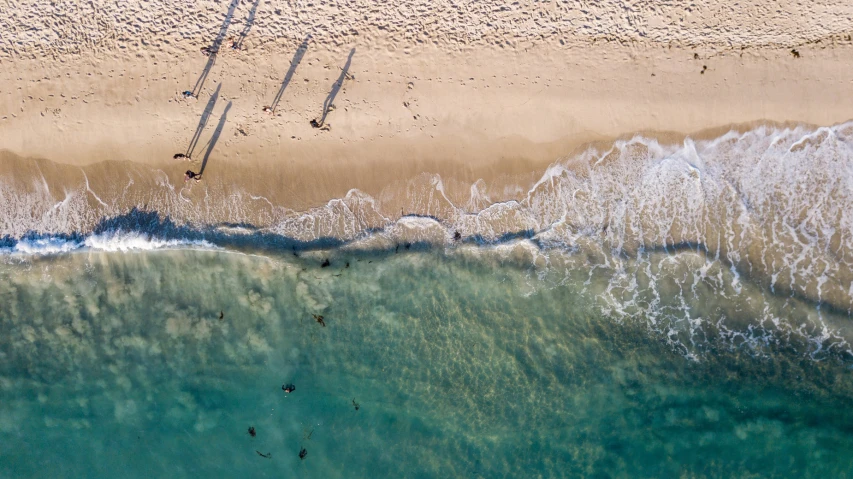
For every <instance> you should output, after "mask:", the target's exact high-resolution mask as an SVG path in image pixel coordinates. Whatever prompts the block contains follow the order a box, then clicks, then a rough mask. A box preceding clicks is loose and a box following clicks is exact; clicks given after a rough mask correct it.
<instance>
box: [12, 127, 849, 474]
mask: <svg viewBox="0 0 853 479" xmlns="http://www.w3.org/2000/svg"><path fill="white" fill-rule="evenodd" d="M4 158H5V157H4ZM4 161H5V160H4ZM8 162H9V163H8V164H7V163H4V164H3V165H0V166H3V168H2V171H0V478H7V477H8V478H20V477H46V478H48V477H49V478H56V477H87V478H88V477H91V478H100V477H110V478H127V477H145V478H148V477H168V478H184V477H186V478H196V477H317V478H335V477H341V478H357V477H371V478H372V477H394V478H396V477H425V478H426V477H430V478H431V477H440V478H444V477H465V478H469V477H471V478H477V477H481V478H493V477H512V478H516V477H525V478H526V477H543V478H545V477H583V478H587V477H602V478H604V477H608V478H609V477H626V478H629V477H630V478H635V477H650V478H651V477H654V478H669V477H677V478H712V477H719V478H733V477H734V478H764V477H778V478H789V477H814V478H821V479H825V478H838V477H842V478H843V477H851V476H853V413H851V410H853V346H851V344H853V330H851V319H853V123H846V124H841V125H835V126H832V127H825V128H812V127H807V126H796V127H791V128H787V127H781V126H779V127H773V126H766V125H765V126H758V127H756V128H754V129H752V130H748V131H744V132H729V133H727V134H725V135H722V136H721V137H719V138H716V139H711V140H705V141H694V140H691V139H689V138H688V139H686V140H685V141H684V142H683V144H680V145H661V144H659V143H658V142H657V141H655V140H651V139H647V138H643V137H640V136H638V137H635V138H632V139H630V140H624V141H621V140H620V141H617V142H615V143H613V145H612V146H611V147H609V148H608V149H607V150H604V151H598V150H594V149H590V150H588V151H585V152H582V153H581V154H579V155H576V156H574V157H571V158H567V159H565V160H563V161H558V162H555V163H554V164H553V165H551V166H550V167H549V168H548V169H547V171H546V172H545V173H544V174H543V175H542V176H541V178H540V180H539V181H537V182H536V183H535V184H533V185H524V187H522V186H521V185H515V186H513V185H509V186H507V185H503V186H497V185H489V184H487V183H486V182H485V181H482V180H480V181H477V182H475V183H474V184H471V185H464V184H461V183H460V182H459V181H458V180H456V179H453V178H448V179H444V178H441V177H439V176H438V175H433V174H427V173H425V174H423V175H419V176H418V177H416V178H412V179H409V180H402V179H401V180H400V182H399V183H396V184H394V185H388V186H387V187H386V188H385V189H384V190H383V191H382V192H381V194H379V195H378V196H375V197H374V196H371V195H370V194H368V193H366V192H362V191H358V190H351V191H349V192H348V193H347V194H346V195H345V196H344V197H342V198H332V199H330V200H329V201H328V203H327V204H325V205H318V206H316V207H314V208H311V209H308V210H305V211H294V210H292V209H290V207H291V205H283V204H279V203H277V202H276V200H275V195H274V194H271V192H270V191H264V190H263V189H258V188H262V187H263V185H260V184H254V183H252V184H239V183H237V182H229V179H228V178H224V177H216V176H214V177H210V178H206V179H205V181H204V182H202V183H198V184H195V185H194V186H192V187H191V188H190V186H189V185H184V184H183V183H181V182H178V183H177V184H173V183H172V181H173V179H174V178H172V176H171V175H170V173H168V172H166V171H164V170H161V169H158V168H154V167H151V166H149V165H130V164H125V163H118V162H105V163H102V164H96V165H89V166H86V167H83V168H78V167H74V166H69V165H61V164H58V163H52V162H49V161H46V160H31V159H24V158H17V159H9V160H8ZM179 176H180V175H179ZM267 186H269V185H267ZM272 188H276V187H275V185H273V186H272ZM272 193H274V192H272ZM265 195H266V196H265ZM401 208H402V211H403V212H405V213H406V215H405V216H402V217H401V216H400V215H401ZM325 260H328V261H329V264H328V265H326V266H323V265H324V262H325ZM347 265H348V266H347ZM220 315H221V316H222V318H221V319H220ZM314 315H318V316H319V315H322V316H323V321H324V323H325V326H323V325H321V324H320V323H318V322H317V321H316V320H315V318H314ZM288 383H293V384H295V386H296V390H295V391H294V392H293V393H291V394H286V393H285V392H284V391H283V390H282V386H283V385H285V384H288ZM356 405H358V409H356ZM250 427H254V431H255V433H256V434H255V436H254V437H253V436H251V435H250V434H249V433H248V431H249V428H250ZM303 449H304V450H305V453H306V455H304V457H303V458H301V459H300V457H299V454H300V451H301V450H303Z"/></svg>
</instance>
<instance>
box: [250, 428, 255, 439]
mask: <svg viewBox="0 0 853 479" xmlns="http://www.w3.org/2000/svg"><path fill="white" fill-rule="evenodd" d="M255 434H256V433H255V426H249V435H250V436H252V437H255Z"/></svg>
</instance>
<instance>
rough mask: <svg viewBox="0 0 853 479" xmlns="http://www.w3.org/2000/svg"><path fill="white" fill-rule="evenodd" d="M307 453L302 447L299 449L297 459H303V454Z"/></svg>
mask: <svg viewBox="0 0 853 479" xmlns="http://www.w3.org/2000/svg"><path fill="white" fill-rule="evenodd" d="M307 455H308V451H306V450H305V448H304V447H303V448H302V450H300V451H299V459H305V456H307Z"/></svg>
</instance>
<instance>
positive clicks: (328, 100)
mask: <svg viewBox="0 0 853 479" xmlns="http://www.w3.org/2000/svg"><path fill="white" fill-rule="evenodd" d="M353 55H355V48H353V49H352V50H350V52H349V56H348V57H347V62H346V63H345V64H344V67H343V68H342V69H341V76H339V77H338V79H337V80H336V81H335V83H333V84H332V90H331V91H330V92H329V95H328V96H327V97H326V100H325V101H324V102H323V116H321V117H320V121H319V122H317V123H318V125H319V126H323V124H324V123H325V122H326V116H327V115H328V114H329V109H331V107H332V105H333V103H332V102H334V101H335V97H336V96H337V95H338V92H339V91H340V90H341V87H342V86H343V85H344V80H346V78H347V74H348V73H349V67H350V64H351V63H352V56H353ZM315 122H316V120H315Z"/></svg>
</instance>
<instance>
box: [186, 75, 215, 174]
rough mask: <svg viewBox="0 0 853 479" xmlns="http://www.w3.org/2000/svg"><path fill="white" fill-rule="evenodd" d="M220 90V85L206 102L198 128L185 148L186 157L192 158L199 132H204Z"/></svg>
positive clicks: (199, 135)
mask: <svg viewBox="0 0 853 479" xmlns="http://www.w3.org/2000/svg"><path fill="white" fill-rule="evenodd" d="M220 88H222V83H220V84H218V85H216V91H215V92H213V95H211V96H210V100H208V101H207V106H206V107H204V112H203V113H202V114H201V119H199V121H198V126H197V127H196V129H195V134H194V135H193V138H192V140H190V144H189V146H187V153H186V154H187V156H189V157H190V158H192V156H193V152H194V151H195V147H196V145H198V140H199V138H201V132H202V131H203V130H204V127H205V126H207V122H208V121H209V120H210V115H211V113H213V107H214V106H216V100H217V99H218V98H219V89H220Z"/></svg>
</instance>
